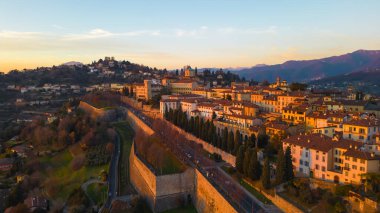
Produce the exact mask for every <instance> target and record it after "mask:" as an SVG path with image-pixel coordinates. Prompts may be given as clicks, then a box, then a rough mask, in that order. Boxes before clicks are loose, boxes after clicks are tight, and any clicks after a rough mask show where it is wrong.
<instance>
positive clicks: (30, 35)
mask: <svg viewBox="0 0 380 213" xmlns="http://www.w3.org/2000/svg"><path fill="white" fill-rule="evenodd" d="M43 34H44V33H41V32H17V31H7V30H3V31H0V38H24V39H27V38H36V37H39V36H41V35H43Z"/></svg>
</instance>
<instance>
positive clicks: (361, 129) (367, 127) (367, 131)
mask: <svg viewBox="0 0 380 213" xmlns="http://www.w3.org/2000/svg"><path fill="white" fill-rule="evenodd" d="M379 128H380V122H379V120H377V119H371V118H366V119H352V120H350V121H347V122H345V123H343V138H346V139H351V140H356V141H361V142H364V143H374V142H375V141H376V138H375V136H376V134H377V133H378V132H379Z"/></svg>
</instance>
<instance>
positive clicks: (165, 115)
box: [164, 107, 169, 120]
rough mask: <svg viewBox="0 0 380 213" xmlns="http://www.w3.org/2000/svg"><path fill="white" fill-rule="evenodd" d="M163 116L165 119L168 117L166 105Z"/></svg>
mask: <svg viewBox="0 0 380 213" xmlns="http://www.w3.org/2000/svg"><path fill="white" fill-rule="evenodd" d="M164 117H165V119H166V120H168V119H169V111H168V108H167V107H165V114H164Z"/></svg>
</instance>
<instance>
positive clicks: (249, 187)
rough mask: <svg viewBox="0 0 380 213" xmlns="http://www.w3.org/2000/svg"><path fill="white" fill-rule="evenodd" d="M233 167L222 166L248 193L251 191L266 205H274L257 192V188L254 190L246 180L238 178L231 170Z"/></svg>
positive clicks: (256, 182)
mask: <svg viewBox="0 0 380 213" xmlns="http://www.w3.org/2000/svg"><path fill="white" fill-rule="evenodd" d="M230 168H231V167H226V166H222V169H223V170H224V171H225V172H226V173H227V174H229V175H230V176H231V177H232V178H233V179H234V180H236V181H238V182H239V184H240V185H241V186H243V187H244V188H245V189H246V190H247V191H249V192H250V193H251V194H252V195H253V196H255V197H256V198H257V199H258V200H260V201H261V202H262V203H264V204H272V201H271V200H269V199H268V198H267V197H265V195H263V194H262V193H260V192H259V191H257V190H256V189H255V188H253V187H252V186H251V185H250V184H248V183H247V182H246V180H244V179H242V178H240V177H238V176H237V175H236V171H235V170H232V169H230ZM251 184H255V186H257V185H258V184H260V183H259V181H255V182H252V183H251ZM266 192H267V193H268V194H270V193H271V192H270V191H269V190H267V191H266Z"/></svg>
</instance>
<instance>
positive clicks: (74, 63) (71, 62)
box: [62, 61, 83, 66]
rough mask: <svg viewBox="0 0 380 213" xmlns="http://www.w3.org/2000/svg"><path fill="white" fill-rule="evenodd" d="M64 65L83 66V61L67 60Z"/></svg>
mask: <svg viewBox="0 0 380 213" xmlns="http://www.w3.org/2000/svg"><path fill="white" fill-rule="evenodd" d="M62 65H64V66H82V65H83V64H82V63H81V62H77V61H69V62H66V63H64V64H62Z"/></svg>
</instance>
